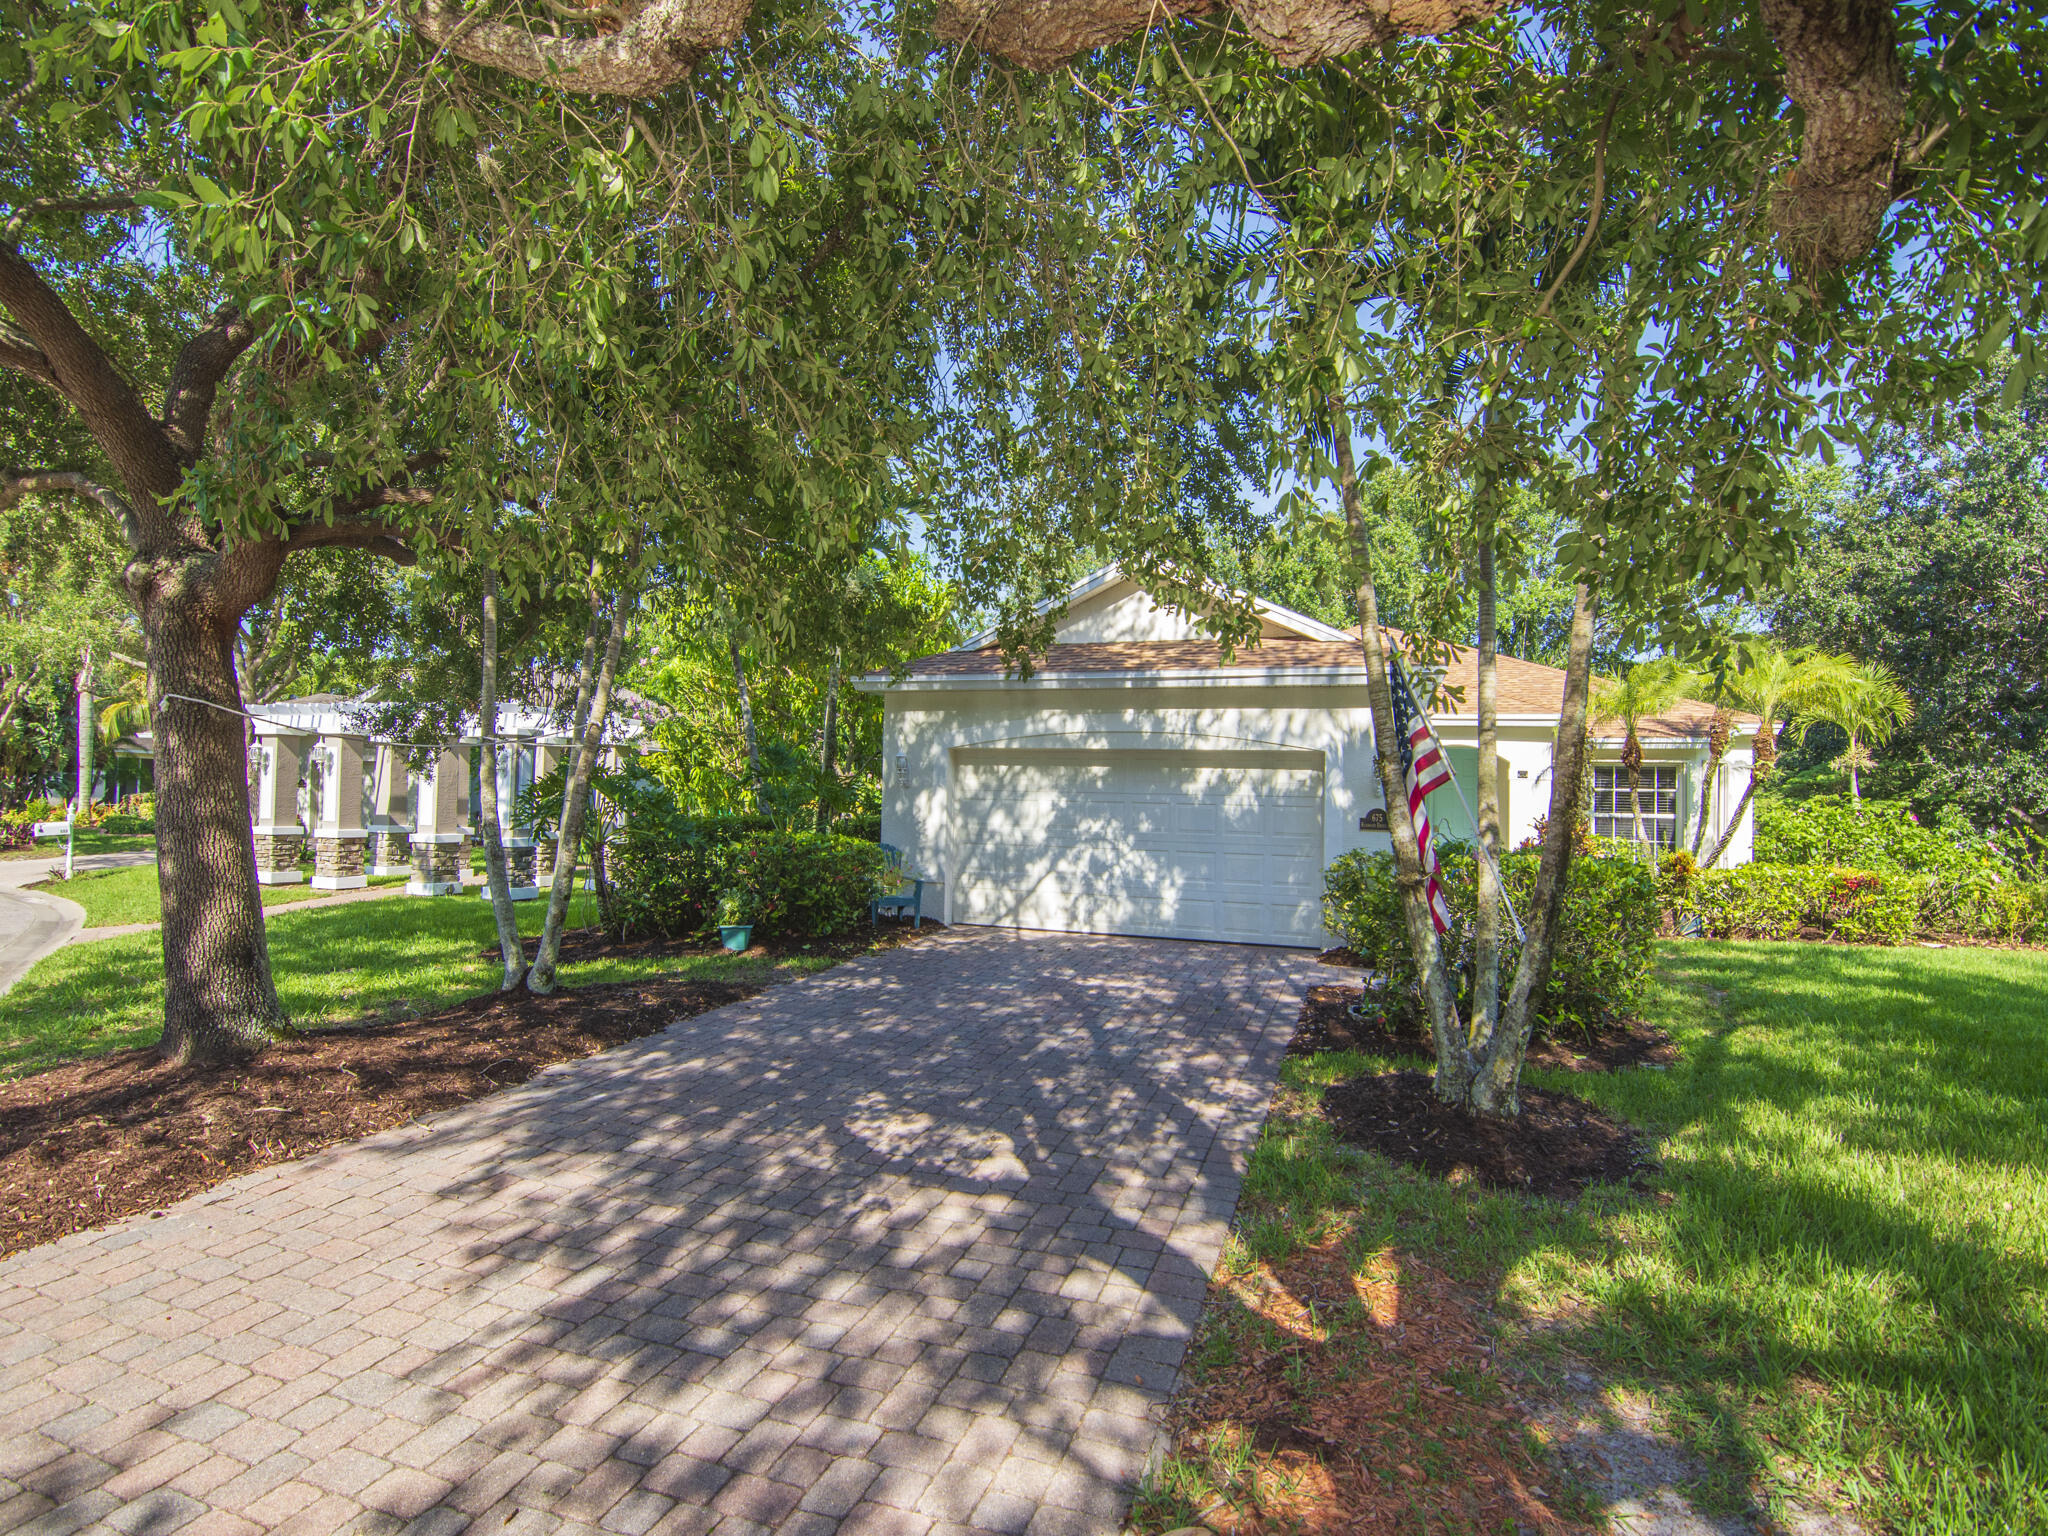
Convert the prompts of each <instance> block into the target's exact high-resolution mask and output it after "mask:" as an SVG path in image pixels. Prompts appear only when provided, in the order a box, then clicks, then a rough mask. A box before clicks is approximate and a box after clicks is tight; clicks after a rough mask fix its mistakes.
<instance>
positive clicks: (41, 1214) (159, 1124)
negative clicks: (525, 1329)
mask: <svg viewBox="0 0 2048 1536" xmlns="http://www.w3.org/2000/svg"><path fill="white" fill-rule="evenodd" d="M764 984H765V983H756V982H729V981H709V980H694V979H691V978H688V977H684V976H652V977H648V978H645V979H642V980H637V981H625V982H615V983H611V984H609V985H604V986H592V987H583V988H579V989H577V990H575V991H565V992H557V993H554V994H552V995H551V996H547V997H535V996H532V995H530V994H526V993H519V994H516V995H512V996H508V997H502V998H501V997H497V996H485V997H479V998H472V999H470V1000H469V1001H467V1002H463V1003H458V1004H456V1005H455V1006H453V1007H451V1008H446V1009H443V1010H442V1011H440V1012H438V1013H435V1014H432V1015H429V1016H428V1017H425V1018H420V1019H411V1020H406V1021H404V1022H401V1023H392V1024H375V1025H369V1026H365V1027H357V1028H346V1027H345V1028H332V1029H319V1030H309V1031H307V1032H306V1033H305V1034H302V1035H298V1036H295V1037H294V1038H292V1039H289V1040H283V1041H280V1042H279V1043H277V1044H276V1045H274V1046H272V1047H271V1048H270V1049H269V1050H267V1051H265V1052H264V1053H263V1054H262V1055H261V1056H260V1057H258V1058H257V1059H256V1060H255V1061H253V1062H251V1063H249V1064H247V1065H243V1066H234V1067H221V1068H201V1069H193V1068H179V1067H173V1066H167V1065H165V1064H163V1063H161V1062H158V1061H157V1060H156V1059H155V1057H154V1056H153V1054H152V1053H151V1052H149V1051H146V1050H128V1051H119V1052H114V1053H111V1054H108V1055H104V1056H97V1057H94V1058H92V1059H90V1060H87V1061H81V1062H74V1063H71V1064H69V1065H65V1066H60V1067H55V1068H52V1069H51V1070H49V1071H46V1072H40V1073H37V1074H36V1075H34V1076H32V1077H25V1078H21V1079H18V1080H16V1081H14V1082H9V1083H0V1254H6V1253H11V1252H14V1251H16V1250H19V1249H22V1248H28V1247H33V1246H34V1245H36V1244H38V1243H47V1242H51V1241H53V1240H55V1239H57V1238H59V1237H62V1236H64V1235H65V1234H66V1233H67V1232H76V1231H80V1230H82V1229H84V1228H87V1227H96V1226H101V1225H104V1224H105V1223H107V1222H109V1221H114V1220H116V1219H118V1218H120V1217H123V1216H132V1215H135V1214H137V1213H139V1212H142V1211H149V1210H156V1209H158V1208H160V1207H163V1206H166V1205H169V1204H171V1203H172V1202H173V1201H176V1200H181V1199H183V1198H184V1197H186V1196H187V1195H193V1194H197V1193H198V1192H199V1191H201V1190H204V1189H210V1188H211V1187H212V1186H214V1185H216V1184H219V1183H222V1182H223V1181H225V1180H227V1179H231V1178H234V1177H235V1176H236V1175H238V1174H243V1173H248V1172H250V1171H251V1170H252V1169H256V1168H261V1167H265V1166H267V1165H269V1164H271V1163H282V1162H288V1161H290V1160H292V1159H294V1158H299V1157H304V1156H305V1155H307V1154H308V1153H310V1152H314V1151H317V1150H318V1149H320V1148H321V1147H325V1146H331V1145H333V1144H335V1143H337V1142H344V1141H353V1140H356V1139H357V1138H359V1137H363V1136H367V1135H370V1134H371V1133H372V1132H375V1131H381V1130H385V1129H387V1128H389V1127H391V1126H394V1125H402V1124H404V1123H405V1122H407V1121H408V1120H413V1119H416V1118H417V1117H419V1116H421V1115H426V1114H432V1113H433V1112H435V1111H436V1110H442V1109H448V1108H450V1107H451V1106H453V1105H456V1104H461V1103H464V1102H466V1101H468V1100H470V1099H478V1098H482V1097H483V1096H484V1095H486V1094H490V1093H495V1092H497V1091H498V1090H499V1089H501V1088H509V1087H512V1086H513V1085H514V1084H517V1083H522V1082H524V1081H526V1079H527V1078H529V1077H531V1076H532V1075H533V1074H534V1073H535V1072H537V1071H538V1070H540V1069H541V1068H542V1067H545V1066H549V1065H552V1064H553V1063H555V1062H560V1061H573V1060H575V1059H577V1058H579V1057H583V1056H590V1055H593V1054H595V1053H596V1052H598V1051H602V1050H605V1049H606V1048H608V1047H610V1046H615V1045H621V1044H624V1043H625V1042H626V1041H628V1040H634V1039H638V1038H639V1037H640V1036H642V1035H651V1034H655V1033H658V1032H659V1031H661V1030H663V1029H665V1028H667V1027H668V1025H669V1024H671V1023H673V1022H674V1021H675V1020H677V1019H685V1018H689V1017H690V1016H692V1015H693V1014H698V1013H702V1012H704V1011H705V1010H707V1009H710V1008H716V1007H718V1006H720V1005H721V1004H724V1003H731V1002H737V1001H739V1000H740V999H741V998H745V997H749V996H752V995H753V994H754V993H756V992H758V991H760V990H761V989H762V986H763V985H764Z"/></svg>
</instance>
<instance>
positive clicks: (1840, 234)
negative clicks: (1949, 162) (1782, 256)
mask: <svg viewBox="0 0 2048 1536" xmlns="http://www.w3.org/2000/svg"><path fill="white" fill-rule="evenodd" d="M1759 8H1760V9H1761V11H1762V13H1763V19H1764V25H1765V26H1766V27H1768V28H1769V29H1770V33H1771V37H1772V40H1773V41H1775V42H1776V43H1777V45H1778V52H1779V53H1781V54H1782V55H1783V56H1784V59H1785V94H1786V95H1787V96H1789V97H1791V98H1792V101H1793V103H1794V104H1795V105H1796V106H1798V107H1799V108H1800V110H1801V111H1802V112H1804V113H1805V115H1806V132H1805V138H1804V141H1803V142H1802V143H1801V145H1800V149H1799V164H1798V166H1797V168H1796V169H1794V170H1793V172H1792V173H1791V174H1790V175H1789V176H1787V177H1786V178H1785V180H1784V183H1783V185H1781V186H1780V187H1779V189H1778V196H1777V201H1776V204H1775V206H1774V207H1773V209H1772V218H1773V221H1774V222H1775V223H1776V225H1777V227H1778V236H1779V238H1780V239H1781V240H1782V241H1783V242H1784V245H1785V252H1786V255H1787V257H1788V259H1789V260H1790V262H1791V264H1792V267H1793V270H1795V271H1798V272H1812V271H1816V270H1818V271H1827V270H1831V269H1834V268H1838V267H1845V266H1848V265H1850V264H1851V263H1853V262H1856V261H1859V260H1861V259H1862V258H1863V257H1864V256H1866V255H1868V254H1869V253H1870V251H1871V250H1872V249H1873V248H1874V247H1875V246H1876V244H1877V237H1878V235H1879V233H1880V232H1881V231H1882V229H1883V226H1884V216H1885V212H1886V210H1887V209H1889V208H1890V207H1891V205H1892V202H1893V200H1894V199H1895V198H1897V197H1899V196H1901V195H1902V194H1903V193H1905V192H1907V191H1909V190H1911V188H1912V184H1913V180H1914V176H1913V172H1912V170H1911V169H1910V168H1909V167H1908V166H1907V165H1906V163H1905V157H1906V140H1907V137H1908V132H1909V130H1908V123H1907V102H1906V80H1905V71H1904V69H1903V68H1902V67H1901V65H1900V63H1899V27H1898V17H1897V15H1896V13H1895V11H1894V9H1893V6H1892V4H1891V0H1761V3H1760V7H1759Z"/></svg>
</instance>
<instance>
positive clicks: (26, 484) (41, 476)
mask: <svg viewBox="0 0 2048 1536" xmlns="http://www.w3.org/2000/svg"><path fill="white" fill-rule="evenodd" d="M52 494H64V495H71V496H83V497H85V498H86V499H87V500H89V501H96V502H98V503H99V504H100V505H101V506H103V507H105V508H106V509H107V510H108V511H109V512H111V513H113V514H114V516H115V517H116V518H118V519H120V521H121V525H122V531H123V532H124V533H125V532H128V531H129V530H130V529H132V528H133V527H134V526H135V509H134V508H133V507H131V506H129V505H128V501H127V498H126V497H124V496H122V495H121V493H120V492H118V491H114V490H110V489H108V488H107V487H106V486H104V485H101V484H100V483H99V482H98V481H97V480H94V479H93V478H92V477H91V476H90V475H87V474H85V473H84V472H83V471H81V470H76V469H22V470H8V469H0V512H4V511H6V510H7V509H8V508H9V507H11V506H13V505H14V504H15V503H16V502H18V501H20V500H21V498H22V497H24V496H35V495H44V496H48V495H52Z"/></svg>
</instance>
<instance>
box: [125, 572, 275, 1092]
mask: <svg viewBox="0 0 2048 1536" xmlns="http://www.w3.org/2000/svg"><path fill="white" fill-rule="evenodd" d="M201 563H202V562H200V561H197V560H194V561H188V562H185V563H183V564H181V565H170V563H169V562H165V563H164V564H162V565H159V566H158V567H157V568H156V570H155V571H154V572H153V573H152V576H153V578H154V579H153V580H150V581H149V583H148V585H147V587H146V588H145V589H144V591H143V592H142V593H141V599H142V600H141V602H140V603H139V604H138V606H139V607H140V609H141V612H142V629H143V641H144V646H145V652H144V654H145V655H146V656H147V658H148V663H149V673H148V675H149V708H150V725H151V728H152V729H153V730H154V731H155V733H156V741H157V784H156V787H157V809H156V845H157V878H158V883H159V884H160V886H161V887H162V890H163V950H164V1030H163V1035H162V1038H160V1039H159V1040H158V1041H157V1046H156V1049H157V1054H158V1055H159V1056H161V1057H164V1058H166V1059H167V1060H171V1061H176V1062H179V1063H181V1064H182V1063H187V1062H190V1063H195V1064H203V1065H213V1064H217V1063H222V1062H230V1061H235V1060H240V1059H242V1058H245V1057H248V1056H250V1055H253V1054H254V1053H255V1052H256V1051H258V1050H260V1049H261V1048H262V1047H263V1046H264V1045H265V1044H267V1043H268V1042H269V1041H271V1040H274V1039H277V1038H278V1037H279V1036H280V1035H282V1034H284V1033H285V1032H286V1031H287V1029H288V1028H289V1023H288V1021H287V1019H286V1017H285V1012H284V1007H283V1005H282V1004H281V1003H280V1002H279V1001H278V997H277V987H276V984H275V983H274V982H273V980H272V979H271V972H270V945H269V940H268V938H267V936H266V935H265V933H264V929H263V899H262V895H261V892H260V891H259V889H258V887H257V884H256V844H255V838H254V835H253V833H252V832H251V829H250V825H249V793H248V783H249V760H248V753H247V749H246V748H245V747H244V745H243V737H242V720H241V708H242V695H241V689H240V687H239V686H238V684H237V682H236V678H235V661H234V640H235V632H236V629H237V627H238V626H239V624H240V622H241V616H242V613H243V612H245V611H246V609H245V608H241V607H234V606H233V604H231V603H218V604H216V603H214V602H212V601H209V599H210V598H211V596H212V594H211V593H210V592H209V590H208V587H207V584H206V583H205V582H204V579H203V574H202V572H201V571H200V570H196V569H194V567H195V566H198V565H200V564H201ZM280 563H281V560H280ZM166 567H168V569H166ZM231 607H232V608H233V611H232V612H229V611H227V610H228V609H229V608H231ZM170 694H182V695H186V696H188V697H190V698H199V699H206V700H210V701H211V702H212V703H213V704H217V705H220V706H222V707H221V708H212V707H209V706H208V705H206V704H193V703H188V702H185V700H183V699H173V698H169V697H168V695H170Z"/></svg>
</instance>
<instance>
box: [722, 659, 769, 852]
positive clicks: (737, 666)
mask: <svg viewBox="0 0 2048 1536" xmlns="http://www.w3.org/2000/svg"><path fill="white" fill-rule="evenodd" d="M725 653H726V655H728V656H729V657H731V658H732V682H733V686H734V687H735V688H737V689H738V690H739V695H740V734H741V735H742V736H743V737H745V739H746V743H747V782H748V783H749V784H750V785H751V786H752V788H753V792H754V813H755V814H756V815H757V816H766V815H767V814H768V787H767V786H766V785H765V784H763V783H762V782H761V738H760V736H759V735H758V734H757V733H756V732H755V730H754V690H753V689H752V688H751V687H750V686H749V685H748V683H747V664H746V661H745V659H744V658H742V657H741V655H740V643H739V641H737V640H735V639H733V638H732V636H730V635H727V636H726V639H725Z"/></svg>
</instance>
